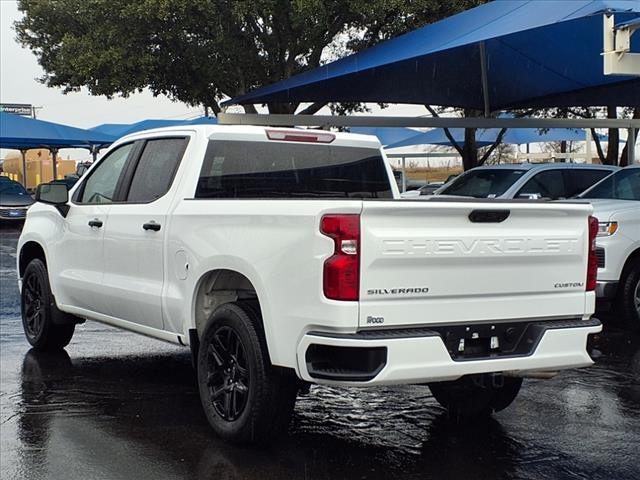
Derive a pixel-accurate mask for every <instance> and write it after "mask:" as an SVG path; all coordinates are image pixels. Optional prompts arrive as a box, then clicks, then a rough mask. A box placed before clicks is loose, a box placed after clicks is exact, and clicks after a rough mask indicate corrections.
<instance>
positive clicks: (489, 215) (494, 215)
mask: <svg viewBox="0 0 640 480" xmlns="http://www.w3.org/2000/svg"><path fill="white" fill-rule="evenodd" d="M510 214H511V210H474V211H473V212H471V213H470V214H469V220H470V221H471V222H473V223H500V222H504V221H505V220H506V219H507V218H509V215H510Z"/></svg>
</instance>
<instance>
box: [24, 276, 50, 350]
mask: <svg viewBox="0 0 640 480" xmlns="http://www.w3.org/2000/svg"><path fill="white" fill-rule="evenodd" d="M22 288H23V289H24V295H23V296H22V311H23V312H24V314H23V320H24V330H25V333H26V334H27V337H29V338H32V339H36V338H38V336H40V335H41V334H42V330H43V328H44V321H45V315H46V312H45V308H44V306H45V305H46V304H45V298H44V295H43V285H42V284H41V281H40V278H39V276H38V275H37V274H36V272H33V271H32V272H29V275H28V276H26V277H25V279H24V283H23V286H22Z"/></svg>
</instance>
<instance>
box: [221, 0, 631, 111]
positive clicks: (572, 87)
mask: <svg viewBox="0 0 640 480" xmlns="http://www.w3.org/2000/svg"><path fill="white" fill-rule="evenodd" d="M605 12H607V13H615V19H616V22H629V21H635V20H637V19H638V18H640V1H637V0H633V1H628V0H547V1H533V0H510V1H504V0H496V1H494V2H491V3H488V4H485V5H481V6H479V7H477V8H474V9H471V10H468V11H465V12H462V13H460V14H458V15H454V16H452V17H449V18H447V19H444V20H442V21H440V22H437V23H434V24H431V25H427V26H425V27H423V28H420V29H418V30H415V31H413V32H410V33H408V34H405V35H402V36H400V37H397V38H394V39H391V40H388V41H385V42H382V43H380V44H379V45H377V46H375V47H373V48H370V49H367V50H364V51H362V52H359V53H357V54H354V55H351V56H349V57H346V58H343V59H341V60H338V61H335V62H332V63H329V64H327V65H324V66H322V67H319V68H316V69H314V70H311V71H309V72H306V73H303V74H300V75H297V76H294V77H292V78H289V79H287V80H284V81H281V82H278V83H275V84H273V85H269V86H265V87H263V88H259V89H257V90H255V91H253V92H250V93H248V94H246V95H242V96H239V97H236V98H233V99H231V100H230V101H228V102H226V103H228V104H253V103H267V102H334V101H335V102H345V101H361V102H390V103H412V104H430V105H444V106H454V107H464V108H473V109H477V110H485V107H487V108H486V109H488V110H490V111H498V110H503V109H508V108H525V107H556V106H578V105H582V106H592V105H620V106H623V105H638V104H639V103H640V78H637V77H622V76H605V75H604V73H603V60H602V56H601V53H602V51H603V14H604V13H605ZM632 50H633V51H640V35H634V36H633V37H632ZM483 64H484V65H486V69H485V71H486V76H485V75H483V68H482V66H483ZM485 78H486V85H487V88H486V91H485V90H484V89H483V79H485Z"/></svg>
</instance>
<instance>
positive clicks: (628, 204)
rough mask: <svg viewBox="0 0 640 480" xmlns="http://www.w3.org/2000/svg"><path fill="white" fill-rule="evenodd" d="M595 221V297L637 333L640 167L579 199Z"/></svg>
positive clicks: (621, 172)
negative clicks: (589, 205) (588, 207)
mask: <svg viewBox="0 0 640 480" xmlns="http://www.w3.org/2000/svg"><path fill="white" fill-rule="evenodd" d="M580 198H584V199H588V200H589V202H590V203H591V205H592V206H593V209H594V212H595V215H596V216H597V218H598V221H599V222H600V224H599V229H598V238H597V239H596V256H597V257H598V284H597V286H596V296H597V297H598V299H599V300H601V301H603V302H609V303H610V304H612V305H611V306H613V307H614V308H615V309H616V310H617V313H618V314H620V316H621V317H622V318H623V319H624V320H625V321H626V323H627V324H628V325H629V326H630V327H632V328H634V329H636V330H639V329H640V166H638V165H634V166H628V167H625V168H623V169H622V170H618V171H617V172H616V173H613V174H611V175H609V176H608V177H606V178H605V179H604V180H602V181H600V182H599V183H597V184H596V185H594V186H593V187H592V188H590V189H589V190H587V191H586V192H584V193H583V194H582V195H580Z"/></svg>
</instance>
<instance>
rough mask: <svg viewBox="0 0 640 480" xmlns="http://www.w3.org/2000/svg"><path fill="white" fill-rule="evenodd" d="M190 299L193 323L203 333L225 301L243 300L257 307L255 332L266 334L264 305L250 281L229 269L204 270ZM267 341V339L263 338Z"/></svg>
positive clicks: (193, 326) (200, 333) (199, 334)
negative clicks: (191, 299) (210, 319)
mask: <svg viewBox="0 0 640 480" xmlns="http://www.w3.org/2000/svg"><path fill="white" fill-rule="evenodd" d="M196 285H197V286H196V289H195V295H194V299H193V315H192V326H191V328H192V329H193V328H195V330H196V331H197V333H198V337H200V336H202V333H203V332H204V329H205V328H206V325H207V322H208V320H209V318H210V317H211V315H212V314H213V312H214V311H215V310H216V309H217V308H218V307H219V306H221V305H224V304H225V303H232V302H237V301H245V302H248V303H251V304H253V305H254V309H256V310H257V313H258V315H257V318H259V319H260V320H259V321H258V320H256V322H257V324H256V325H255V327H256V329H257V330H258V332H260V333H261V334H262V335H263V336H264V335H265V328H264V320H263V315H262V313H263V308H262V305H261V302H260V299H259V298H258V292H257V290H256V287H255V286H254V284H253V282H252V281H251V280H250V279H249V278H248V277H247V276H246V275H244V274H242V273H240V272H238V271H236V270H231V269H225V268H221V269H216V270H210V271H208V272H206V273H204V274H203V275H202V276H201V277H200V279H199V280H198V282H197V284H196ZM265 340H266V339H265Z"/></svg>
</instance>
